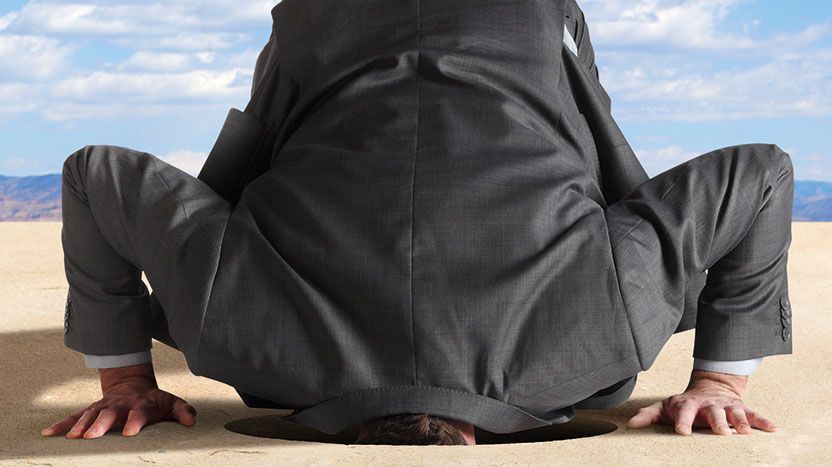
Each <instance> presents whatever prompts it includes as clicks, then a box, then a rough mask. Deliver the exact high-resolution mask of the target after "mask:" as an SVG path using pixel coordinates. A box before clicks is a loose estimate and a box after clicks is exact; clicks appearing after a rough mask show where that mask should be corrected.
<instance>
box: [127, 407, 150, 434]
mask: <svg viewBox="0 0 832 467" xmlns="http://www.w3.org/2000/svg"><path fill="white" fill-rule="evenodd" d="M146 424H147V413H146V412H145V411H143V410H141V409H132V410H130V412H128V413H127V421H126V422H124V429H123V430H121V434H122V435H124V436H133V435H135V434H136V433H138V432H139V431H141V429H142V427H143V426H145V425H146Z"/></svg>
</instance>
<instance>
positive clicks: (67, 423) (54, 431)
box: [40, 410, 84, 436]
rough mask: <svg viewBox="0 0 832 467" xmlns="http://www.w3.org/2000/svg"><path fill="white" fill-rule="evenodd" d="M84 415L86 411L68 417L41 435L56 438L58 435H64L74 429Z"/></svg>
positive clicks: (45, 429) (43, 431)
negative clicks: (73, 426)
mask: <svg viewBox="0 0 832 467" xmlns="http://www.w3.org/2000/svg"><path fill="white" fill-rule="evenodd" d="M83 414H84V411H83V410H82V411H80V412H77V413H74V414H72V415H67V416H66V417H64V418H62V419H60V420H58V421H57V422H55V423H53V424H51V425H49V426H48V427H46V428H44V429H43V430H41V432H40V434H42V435H43V436H54V435H58V434H64V433H65V432H66V431H67V430H69V429H70V428H71V427H72V425H75V423H76V422H77V421H78V419H79V418H81V415H83Z"/></svg>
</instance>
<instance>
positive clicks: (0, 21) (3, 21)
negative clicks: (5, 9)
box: [0, 11, 17, 31]
mask: <svg viewBox="0 0 832 467" xmlns="http://www.w3.org/2000/svg"><path fill="white" fill-rule="evenodd" d="M16 19H17V12H16V11H11V12H9V13H6V14H5V15H3V16H0V31H2V30H4V29H6V28H7V27H9V25H10V24H12V23H13V22H14V20H16Z"/></svg>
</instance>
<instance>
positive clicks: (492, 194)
mask: <svg viewBox="0 0 832 467" xmlns="http://www.w3.org/2000/svg"><path fill="white" fill-rule="evenodd" d="M568 5H569V8H567V2H562V1H516V2H483V1H477V2H470V1H469V2H465V1H462V2H444V1H421V2H419V1H412V2H395V5H394V4H393V3H391V2H380V1H352V2H326V1H323V2H299V1H292V0H286V1H284V2H281V3H280V4H278V5H277V6H276V7H275V9H274V11H273V16H274V26H275V27H274V37H273V41H274V42H273V43H272V45H270V47H271V48H272V50H277V51H278V52H277V53H276V54H275V55H274V56H275V57H279V61H276V62H273V63H271V64H270V65H269V66H268V67H267V69H266V71H264V72H263V73H262V75H259V76H262V82H261V83H260V85H259V86H258V89H257V91H256V92H255V95H254V96H253V99H252V101H251V102H250V104H249V106H248V107H247V109H246V112H247V113H250V114H251V115H253V116H255V117H256V118H258V119H259V120H260V121H262V122H264V123H265V124H266V125H267V126H269V127H270V128H271V131H272V132H273V133H274V134H275V135H276V136H275V138H274V141H275V143H274V150H273V152H272V154H271V155H270V156H271V157H270V161H269V164H268V166H267V168H265V169H264V171H263V173H261V174H259V175H257V176H256V177H255V178H253V180H252V181H251V182H250V183H248V184H247V185H246V186H245V188H244V189H243V191H242V194H241V198H240V200H239V203H238V204H236V206H235V208H234V211H233V212H232V214H231V217H230V220H229V222H228V226H227V229H226V232H225V239H224V242H223V248H222V254H221V258H220V263H219V269H218V273H217V276H216V280H215V282H214V284H213V293H212V295H211V299H210V302H209V306H208V309H207V311H206V315H205V319H204V323H203V327H202V333H201V340H200V345H199V350H198V353H199V355H198V360H199V361H200V362H201V363H200V370H201V371H202V372H203V373H202V374H204V375H206V376H210V377H214V378H217V379H221V380H225V381H227V382H229V383H230V384H234V385H235V387H237V388H238V389H240V390H243V391H245V392H249V393H251V394H254V395H256V396H259V397H263V398H266V399H269V400H271V401H275V402H276V403H278V404H280V405H282V406H285V407H292V408H300V407H308V406H312V405H315V404H317V403H320V402H322V401H325V400H328V399H331V398H335V397H337V396H340V395H342V394H344V393H347V392H350V391H360V390H364V389H368V388H380V387H392V386H401V385H415V386H432V387H441V388H452V389H456V390H460V391H465V392H468V393H471V394H476V395H481V396H485V397H488V398H492V399H496V400H499V401H502V402H507V403H510V404H512V405H515V406H517V407H520V408H521V409H523V410H528V411H530V412H532V413H538V414H541V413H545V412H547V411H549V410H552V409H557V408H559V407H564V406H568V405H570V404H572V403H574V402H576V401H578V400H581V399H583V398H585V397H587V396H589V395H591V394H593V393H594V392H596V391H597V390H598V389H599V388H603V387H606V386H610V385H612V384H614V383H617V382H619V381H621V380H622V379H624V378H626V377H630V376H632V375H634V374H635V373H636V372H637V371H638V370H639V369H640V366H639V365H638V362H637V360H636V353H635V349H634V342H633V337H632V335H631V330H630V328H629V324H628V321H627V316H626V312H625V310H624V307H623V303H622V298H621V294H620V291H619V290H618V285H617V278H616V274H615V270H614V264H613V259H612V254H611V247H610V240H609V236H608V232H607V227H606V220H605V216H604V209H605V208H606V206H607V202H606V200H605V196H604V187H603V186H602V184H601V182H600V175H601V172H602V167H601V163H600V162H599V159H598V155H597V148H596V144H595V141H594V138H593V134H592V132H591V130H590V128H589V125H588V123H587V120H586V119H585V117H584V116H583V115H582V114H581V112H580V111H579V110H578V107H577V103H576V98H575V93H576V89H577V90H578V91H579V92H580V93H587V92H588V93H593V94H594V97H592V98H591V99H593V100H594V102H595V103H596V105H601V106H603V105H608V102H609V98H608V96H606V93H603V90H602V89H601V87H600V84H599V83H597V70H596V69H595V68H594V63H593V62H590V63H591V66H590V65H588V64H587V63H583V62H581V60H582V59H581V58H579V57H576V56H574V54H572V52H571V51H569V50H568V49H567V48H565V47H564V46H563V39H564V37H563V32H564V25H567V27H571V28H572V30H573V34H575V35H576V36H577V37H585V39H584V40H585V41H586V43H587V44H588V35H587V34H586V33H585V31H583V30H578V29H577V28H576V27H577V25H578V23H577V22H576V21H573V20H572V19H571V18H572V17H574V16H576V14H577V13H576V10H575V7H576V6H575V5H573V4H571V3H569V4H568ZM566 15H570V18H567V17H566ZM270 42H271V41H270ZM270 53H274V52H270ZM567 56H568V57H569V58H565V57H567ZM565 59H566V60H570V61H571V62H570V63H569V64H565V63H564V60H565ZM583 59H586V56H585V57H584V58H583ZM276 60H277V58H276ZM580 80H584V81H585V80H594V81H595V82H594V83H593V84H590V85H589V86H590V88H589V89H580V87H581V86H586V85H585V84H581V83H576V81H580ZM278 89H279V90H281V91H277V90H278ZM585 99H590V98H589V97H586V98H585ZM598 111H599V112H603V111H605V109H603V108H599V110H598ZM636 165H637V160H636ZM637 169H641V167H640V165H637ZM634 170H635V169H634ZM641 173H643V170H642V172H641ZM614 185H615V182H612V183H611V184H610V187H613V186H614ZM616 188H617V186H616ZM608 189H610V190H612V191H614V189H613V188H608ZM618 191H619V192H621V193H625V192H627V191H629V189H623V188H620V189H618ZM253 375H256V376H253Z"/></svg>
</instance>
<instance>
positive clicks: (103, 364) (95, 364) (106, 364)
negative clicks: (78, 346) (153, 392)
mask: <svg viewBox="0 0 832 467" xmlns="http://www.w3.org/2000/svg"><path fill="white" fill-rule="evenodd" d="M150 362H151V355H150V349H147V350H142V351H141V352H135V353H127V354H121V355H89V354H84V363H85V364H86V365H87V368H118V367H122V366H130V365H140V364H142V363H150Z"/></svg>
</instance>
